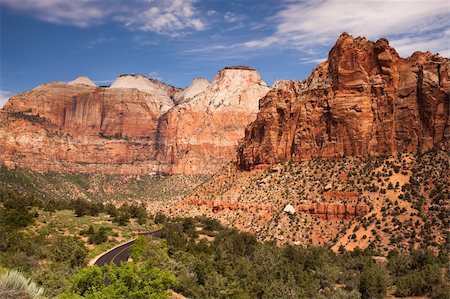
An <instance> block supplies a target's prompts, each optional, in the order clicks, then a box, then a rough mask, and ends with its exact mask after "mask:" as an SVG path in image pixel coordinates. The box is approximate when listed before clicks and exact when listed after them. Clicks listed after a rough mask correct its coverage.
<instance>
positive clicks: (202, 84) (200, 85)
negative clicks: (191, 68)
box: [174, 78, 210, 104]
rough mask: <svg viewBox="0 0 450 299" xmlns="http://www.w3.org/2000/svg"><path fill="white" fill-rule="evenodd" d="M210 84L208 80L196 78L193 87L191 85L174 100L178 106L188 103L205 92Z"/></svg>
mask: <svg viewBox="0 0 450 299" xmlns="http://www.w3.org/2000/svg"><path fill="white" fill-rule="evenodd" d="M209 84H210V83H209V81H208V79H206V78H195V79H194V80H192V83H191V85H189V86H188V87H187V88H186V89H185V90H183V91H180V92H178V93H177V94H175V96H174V100H175V102H176V103H177V104H183V103H186V102H188V101H189V100H190V99H192V98H193V97H195V96H196V95H198V94H199V93H202V92H203V91H205V90H206V88H207V87H208V86H209Z"/></svg>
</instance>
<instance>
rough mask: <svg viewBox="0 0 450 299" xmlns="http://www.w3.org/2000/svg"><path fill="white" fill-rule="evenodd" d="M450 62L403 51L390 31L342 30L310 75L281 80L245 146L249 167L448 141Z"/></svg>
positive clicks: (242, 160)
mask: <svg viewBox="0 0 450 299" xmlns="http://www.w3.org/2000/svg"><path fill="white" fill-rule="evenodd" d="M449 76H450V63H449V59H448V58H444V57H441V56H439V55H433V54H431V53H429V52H426V53H422V52H416V53H414V54H413V55H412V56H411V57H409V58H408V59H403V58H401V57H399V55H398V54H397V52H396V51H395V50H394V49H393V48H391V47H390V46H389V43H388V41H387V40H386V39H379V40H378V41H377V42H372V41H368V40H367V39H365V38H361V37H358V38H353V37H352V36H351V35H348V34H346V33H344V34H342V35H341V36H340V37H339V39H338V40H337V42H336V45H335V46H334V47H333V48H332V50H331V51H330V53H329V56H328V60H327V61H325V62H323V63H321V64H320V65H319V66H318V67H317V68H316V69H314V71H313V72H312V74H311V76H310V77H309V78H307V79H306V80H304V81H278V82H276V83H275V84H274V86H273V87H272V89H271V90H270V91H269V92H268V93H267V95H266V96H265V97H264V98H263V99H262V100H261V101H260V111H259V113H258V116H257V119H256V121H255V122H253V123H252V124H251V125H250V126H248V127H247V128H246V133H245V140H244V142H243V143H242V144H241V145H240V148H239V150H238V161H239V162H238V163H239V166H240V168H241V169H252V168H255V167H258V165H262V166H264V165H267V164H274V163H278V162H283V161H302V160H308V159H311V158H313V157H322V158H334V157H341V156H345V155H356V156H369V155H383V154H393V153H396V152H401V151H414V152H415V151H418V150H422V151H425V150H428V149H430V148H432V147H433V146H435V145H438V144H442V143H446V142H448V137H449V135H450V133H449V93H450V78H449Z"/></svg>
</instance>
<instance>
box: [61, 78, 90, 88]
mask: <svg viewBox="0 0 450 299" xmlns="http://www.w3.org/2000/svg"><path fill="white" fill-rule="evenodd" d="M67 84H69V85H86V86H92V87H97V85H96V84H95V83H94V82H92V80H91V79H89V78H88V77H87V76H80V77H78V78H76V79H74V80H72V81H70V82H68V83H67Z"/></svg>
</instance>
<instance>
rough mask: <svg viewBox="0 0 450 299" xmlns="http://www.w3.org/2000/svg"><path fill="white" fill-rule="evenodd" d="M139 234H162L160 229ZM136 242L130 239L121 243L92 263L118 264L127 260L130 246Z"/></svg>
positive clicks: (101, 264)
mask: <svg viewBox="0 0 450 299" xmlns="http://www.w3.org/2000/svg"><path fill="white" fill-rule="evenodd" d="M139 235H146V236H152V237H154V238H160V237H161V236H162V230H156V231H152V232H148V233H141V234H139ZM134 242H136V240H132V241H130V242H128V243H125V244H122V245H120V246H118V247H116V248H114V249H113V250H111V251H107V252H106V253H104V254H103V255H102V256H100V257H99V258H98V259H97V261H96V262H95V263H94V265H97V266H100V267H101V266H103V265H105V264H111V263H114V264H116V265H120V263H121V262H124V261H127V260H128V258H129V256H130V248H131V246H132V245H133V244H134Z"/></svg>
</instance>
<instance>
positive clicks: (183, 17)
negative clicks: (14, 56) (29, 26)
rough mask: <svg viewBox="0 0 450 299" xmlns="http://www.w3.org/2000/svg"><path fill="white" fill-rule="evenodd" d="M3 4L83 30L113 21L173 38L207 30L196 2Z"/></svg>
mask: <svg viewBox="0 0 450 299" xmlns="http://www.w3.org/2000/svg"><path fill="white" fill-rule="evenodd" d="M0 4H1V5H4V6H7V7H10V8H13V9H16V10H20V11H24V12H27V13H29V14H31V15H32V16H34V17H36V18H38V19H40V20H43V21H46V22H50V23H55V24H64V25H70V26H77V27H81V28H86V27H91V26H94V25H97V24H100V23H104V22H106V21H110V20H114V21H116V22H119V23H120V24H122V25H124V26H125V27H127V28H130V29H132V30H141V31H146V32H156V33H158V34H161V35H169V36H180V35H183V34H185V33H186V32H187V31H189V30H196V31H199V30H204V29H205V28H206V23H205V21H204V20H202V19H201V18H200V17H199V16H200V15H201V14H200V13H199V12H198V11H197V10H196V8H195V6H194V0H161V1H156V0H130V1H126V2H125V1H115V0H95V1H93V0H76V1H68V0H39V1H36V0H0Z"/></svg>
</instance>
